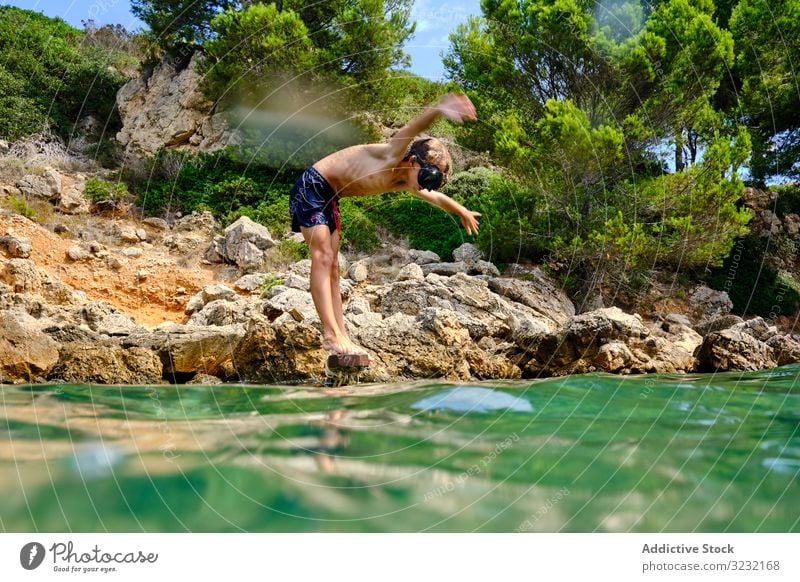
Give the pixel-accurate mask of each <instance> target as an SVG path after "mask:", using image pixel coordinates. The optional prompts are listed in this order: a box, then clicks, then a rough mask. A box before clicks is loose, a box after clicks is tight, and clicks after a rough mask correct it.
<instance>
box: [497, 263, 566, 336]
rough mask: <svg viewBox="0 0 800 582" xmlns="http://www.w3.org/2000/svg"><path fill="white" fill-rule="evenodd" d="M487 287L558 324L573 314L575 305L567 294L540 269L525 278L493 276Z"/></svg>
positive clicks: (561, 323) (563, 322)
mask: <svg viewBox="0 0 800 582" xmlns="http://www.w3.org/2000/svg"><path fill="white" fill-rule="evenodd" d="M489 289H491V290H492V291H494V292H495V293H497V294H498V295H500V296H502V297H505V298H507V299H509V300H511V301H515V302H517V303H521V304H522V305H526V306H527V307H530V308H531V309H533V310H534V311H535V312H536V313H539V314H540V315H542V316H543V317H547V318H549V319H552V320H553V321H555V322H556V323H558V324H559V325H563V324H565V323H566V322H567V321H568V320H569V318H570V317H573V316H574V315H575V305H574V304H573V303H572V301H570V299H569V297H567V294H566V293H564V291H563V290H562V289H561V288H560V287H559V286H558V285H557V284H556V283H555V282H554V281H553V280H552V279H551V278H550V277H548V276H547V275H545V274H544V273H543V272H542V271H541V269H538V268H537V269H535V270H533V271H531V272H530V273H529V275H528V276H527V279H507V278H494V279H490V280H489Z"/></svg>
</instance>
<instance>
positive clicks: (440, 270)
mask: <svg viewBox="0 0 800 582" xmlns="http://www.w3.org/2000/svg"><path fill="white" fill-rule="evenodd" d="M420 266H421V267H422V272H423V273H425V275H430V274H431V273H435V274H437V275H444V276H447V277H451V276H453V275H455V274H457V273H466V272H467V270H468V267H467V264H466V263H464V262H457V263H425V264H423V265H420Z"/></svg>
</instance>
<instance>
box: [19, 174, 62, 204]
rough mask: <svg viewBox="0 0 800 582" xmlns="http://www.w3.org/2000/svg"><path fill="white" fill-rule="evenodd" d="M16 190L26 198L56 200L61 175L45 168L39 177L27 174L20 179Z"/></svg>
mask: <svg viewBox="0 0 800 582" xmlns="http://www.w3.org/2000/svg"><path fill="white" fill-rule="evenodd" d="M17 188H19V190H20V192H21V193H22V194H24V195H26V196H36V197H38V198H45V199H46V200H51V201H53V200H57V199H58V197H59V196H60V195H61V174H59V173H58V172H57V171H56V170H54V169H53V168H45V170H44V172H43V173H42V174H41V175H39V174H28V175H26V176H23V177H22V178H20V179H19V181H18V182H17Z"/></svg>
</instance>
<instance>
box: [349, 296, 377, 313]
mask: <svg viewBox="0 0 800 582" xmlns="http://www.w3.org/2000/svg"><path fill="white" fill-rule="evenodd" d="M371 312H372V308H371V307H370V305H369V301H367V299H366V298H364V297H356V298H355V299H351V300H350V301H349V302H348V303H347V305H345V306H344V314H345V315H362V314H364V313H371Z"/></svg>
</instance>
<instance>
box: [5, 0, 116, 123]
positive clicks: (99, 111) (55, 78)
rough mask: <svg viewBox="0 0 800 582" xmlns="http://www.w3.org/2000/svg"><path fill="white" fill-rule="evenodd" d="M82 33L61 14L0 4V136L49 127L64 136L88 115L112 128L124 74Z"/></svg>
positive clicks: (103, 51) (104, 52)
mask: <svg viewBox="0 0 800 582" xmlns="http://www.w3.org/2000/svg"><path fill="white" fill-rule="evenodd" d="M83 39H84V34H83V33H82V32H81V31H79V30H77V29H75V28H73V27H71V26H69V25H68V24H67V23H66V22H64V21H63V20H61V19H60V18H48V17H46V16H43V15H42V14H39V13H37V12H33V11H30V10H22V9H19V8H14V7H11V6H0V54H2V55H3V58H2V66H0V87H2V93H3V95H2V97H0V137H3V138H6V139H18V138H21V137H24V136H26V135H29V134H31V133H36V132H40V131H42V130H44V129H48V128H50V129H53V130H55V131H56V133H58V134H59V135H60V136H62V137H69V136H70V135H71V134H72V133H73V132H74V127H75V123H76V122H77V121H78V120H79V119H80V118H83V117H86V116H88V115H93V116H95V117H97V118H98V119H101V120H103V121H104V122H106V123H107V124H108V125H109V129H111V130H112V131H113V128H114V127H115V126H116V125H117V123H118V116H117V114H116V113H115V99H116V94H117V90H118V89H119V88H120V87H121V86H122V84H123V83H124V82H125V80H126V79H125V78H124V77H123V75H121V74H120V73H119V72H117V71H116V70H115V69H113V68H111V67H109V66H108V64H109V60H108V53H107V51H105V50H103V49H101V48H98V47H93V46H89V45H83V44H82V41H83Z"/></svg>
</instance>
